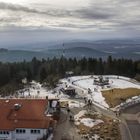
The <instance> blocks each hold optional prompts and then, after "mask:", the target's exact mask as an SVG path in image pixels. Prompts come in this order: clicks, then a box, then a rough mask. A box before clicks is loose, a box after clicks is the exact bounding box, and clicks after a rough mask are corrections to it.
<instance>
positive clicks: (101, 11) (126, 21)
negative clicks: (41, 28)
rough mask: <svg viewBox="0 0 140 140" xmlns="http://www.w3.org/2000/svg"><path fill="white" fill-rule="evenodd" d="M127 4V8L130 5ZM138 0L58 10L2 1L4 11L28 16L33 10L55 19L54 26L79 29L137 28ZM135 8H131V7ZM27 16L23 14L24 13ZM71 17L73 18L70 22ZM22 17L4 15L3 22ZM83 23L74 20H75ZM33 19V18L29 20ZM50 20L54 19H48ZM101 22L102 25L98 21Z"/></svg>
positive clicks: (105, 1) (104, 0) (101, 1)
mask: <svg viewBox="0 0 140 140" xmlns="http://www.w3.org/2000/svg"><path fill="white" fill-rule="evenodd" d="M127 5H128V7H127ZM139 5H140V1H139V0H133V1H132V0H117V1H112V0H99V2H95V1H94V3H93V2H92V0H91V4H90V6H89V7H80V8H79V9H55V8H53V7H51V8H48V7H46V9H45V10H43V9H41V8H35V7H32V6H31V7H25V6H22V5H15V4H10V3H9V4H8V3H0V9H1V10H11V11H15V12H17V13H18V12H24V13H25V14H26V15H27V14H29V13H30V15H31V16H33V18H34V17H36V15H37V16H38V17H39V18H40V19H41V18H43V19H45V20H46V19H47V18H48V19H49V17H48V16H50V17H53V18H56V19H57V20H58V21H59V22H57V23H56V24H52V26H53V27H58V28H59V27H60V28H63V27H64V28H77V29H90V28H91V29H101V30H112V29H116V30H117V29H119V28H121V29H122V28H127V29H129V28H130V29H132V28H138V27H139V26H140V20H139V19H140V14H138V13H135V12H134V10H136V9H137V11H139V13H140V10H139ZM131 6H132V7H133V8H130V7H131ZM23 15H24V14H23ZM61 18H65V20H66V22H64V23H63V22H62V21H61ZM69 18H71V19H72V20H71V21H70V20H69V21H67V19H69ZM22 19H24V16H22V15H21V18H19V19H18V18H16V17H12V16H11V17H9V18H7V17H3V18H1V19H0V21H1V22H9V23H10V22H18V21H22ZM77 19H78V20H79V21H81V22H82V24H81V23H80V22H79V21H78V22H79V23H75V21H76V20H77ZM29 20H30V19H29ZM49 20H51V18H50V19H49ZM96 22H99V23H100V24H98V23H97V24H95V23H96Z"/></svg>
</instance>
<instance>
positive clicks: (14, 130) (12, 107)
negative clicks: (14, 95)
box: [0, 99, 54, 140]
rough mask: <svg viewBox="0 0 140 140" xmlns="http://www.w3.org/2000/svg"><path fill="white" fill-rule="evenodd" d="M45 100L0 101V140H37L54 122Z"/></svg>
mask: <svg viewBox="0 0 140 140" xmlns="http://www.w3.org/2000/svg"><path fill="white" fill-rule="evenodd" d="M48 104H49V102H48V100H47V99H0V140H39V139H41V138H42V137H47V136H48V133H49V129H50V128H51V127H52V122H54V120H53V119H52V118H51V117H49V116H47V114H48Z"/></svg>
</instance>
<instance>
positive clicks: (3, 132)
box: [0, 131, 9, 135]
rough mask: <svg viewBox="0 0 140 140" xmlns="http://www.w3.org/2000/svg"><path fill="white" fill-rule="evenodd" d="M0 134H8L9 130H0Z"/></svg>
mask: <svg viewBox="0 0 140 140" xmlns="http://www.w3.org/2000/svg"><path fill="white" fill-rule="evenodd" d="M0 134H1V135H9V132H8V131H0Z"/></svg>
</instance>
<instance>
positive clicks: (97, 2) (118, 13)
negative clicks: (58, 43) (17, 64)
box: [0, 0, 140, 43]
mask: <svg viewBox="0 0 140 140" xmlns="http://www.w3.org/2000/svg"><path fill="white" fill-rule="evenodd" d="M27 34H28V35H27ZM37 36H40V37H39V39H38V40H41V38H44V36H47V38H48V40H51V39H52V40H53V39H55V40H57V38H58V39H60V38H61V39H63V38H64V39H65V38H71V39H104V38H121V37H124V38H127V37H129V38H131V37H133V38H134V37H139V36H140V0H0V37H1V40H2V42H4V41H5V40H6V39H9V40H12V41H13V40H16V39H17V38H18V39H19V40H20V39H21V38H22V40H23V41H27V40H33V39H36V38H37ZM23 38H24V39H23ZM42 40H43V39H42ZM44 40H45V39H44ZM0 43H1V41H0Z"/></svg>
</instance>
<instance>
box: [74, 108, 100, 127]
mask: <svg viewBox="0 0 140 140" xmlns="http://www.w3.org/2000/svg"><path fill="white" fill-rule="evenodd" d="M86 114H87V111H86V110H82V111H80V112H79V113H78V114H76V115H75V116H74V120H75V125H80V124H83V125H85V126H87V127H90V128H92V127H94V126H95V125H98V124H100V123H103V121H102V120H99V119H96V120H94V119H91V118H88V117H85V115H86Z"/></svg>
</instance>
